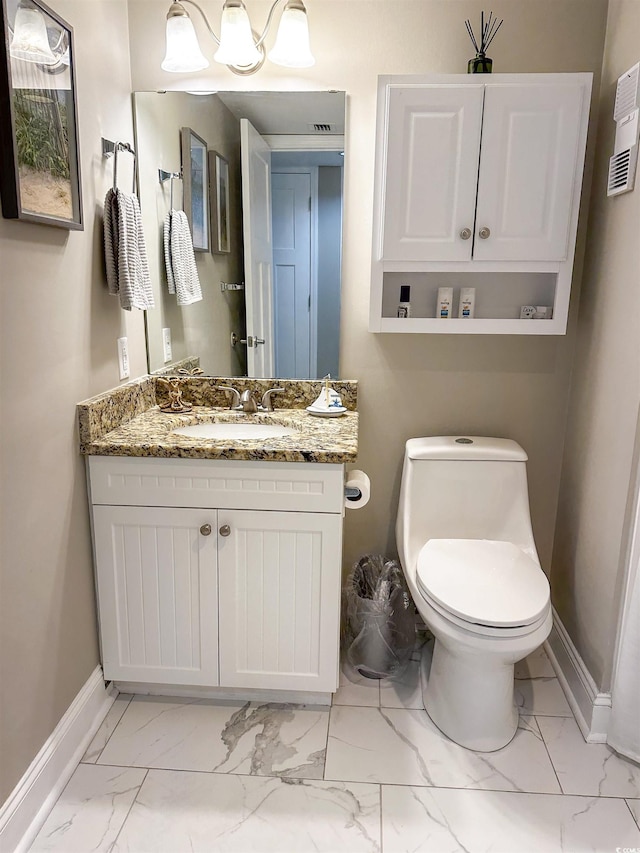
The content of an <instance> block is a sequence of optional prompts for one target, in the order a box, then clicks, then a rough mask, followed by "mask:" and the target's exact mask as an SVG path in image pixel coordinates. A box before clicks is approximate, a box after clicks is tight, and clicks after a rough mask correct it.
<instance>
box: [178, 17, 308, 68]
mask: <svg viewBox="0 0 640 853" xmlns="http://www.w3.org/2000/svg"><path fill="white" fill-rule="evenodd" d="M184 3H188V4H189V5H191V6H195V8H196V9H197V10H198V12H199V13H200V15H201V17H202V19H203V21H204V23H205V26H206V28H207V31H208V32H209V35H210V36H211V38H212V39H213V40H214V41H215V43H216V44H217V45H218V50H217V51H216V54H215V56H214V59H215V60H216V61H217V62H220V63H222V64H224V65H226V66H227V67H228V68H229V69H230V70H231V71H233V72H234V73H235V74H253V73H255V72H256V71H257V70H258V69H259V68H261V67H262V64H263V63H264V60H265V49H264V44H263V43H264V40H265V38H266V37H267V35H268V33H269V30H270V28H271V24H272V22H273V17H274V13H275V11H276V8H277V7H278V6H279V5H280V4H281V3H286V5H285V8H284V10H283V13H282V18H281V20H280V25H279V27H278V33H277V36H276V42H275V44H274V46H273V48H272V49H271V51H270V52H269V54H268V58H269V59H270V60H271V61H272V62H275V63H276V64H278V65H284V66H286V67H289V68H307V67H309V66H311V65H313V64H314V62H315V60H314V58H313V55H312V53H311V50H310V48H309V28H308V24H307V10H306V8H305V6H304V3H303V2H302V0H274V2H273V4H272V5H271V8H270V9H269V14H268V15H267V21H266V23H265V26H264V29H263V31H262V33H261V34H260V35H258V34H257V33H256V32H255V31H254V30H253V29H252V27H251V23H250V20H249V15H248V12H247V10H246V8H245V5H244V2H243V0H225V2H224V6H223V8H222V19H221V32H220V38H218V36H217V35H216V34H215V32H214V31H213V29H212V28H211V25H210V24H209V21H208V19H207V16H206V14H205V12H204V11H203V9H202V8H201V7H200V6H199V5H198V3H196V2H194V0H180V2H174V3H172V4H171V7H170V9H169V13H168V14H167V51H166V55H165V58H164V60H163V62H162V68H163V69H164V70H165V71H172V72H188V71H199V70H202V69H203V68H206V67H207V66H208V64H209V63H208V61H207V60H206V58H205V57H204V55H203V54H202V52H201V50H200V45H199V44H198V40H197V36H196V33H195V29H194V28H193V24H192V22H191V18H190V16H189V14H188V12H187V11H186V9H185V8H184V6H183V4H184Z"/></svg>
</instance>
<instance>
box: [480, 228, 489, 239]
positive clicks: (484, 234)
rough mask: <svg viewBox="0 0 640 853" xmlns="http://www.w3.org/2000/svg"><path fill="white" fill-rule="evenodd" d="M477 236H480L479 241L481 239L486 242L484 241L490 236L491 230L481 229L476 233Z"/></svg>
mask: <svg viewBox="0 0 640 853" xmlns="http://www.w3.org/2000/svg"><path fill="white" fill-rule="evenodd" d="M478 234H479V236H480V239H481V240H486V239H487V237H490V236H491V229H489V228H481V229H480V230H479V231H478Z"/></svg>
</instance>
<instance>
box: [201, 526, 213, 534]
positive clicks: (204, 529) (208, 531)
mask: <svg viewBox="0 0 640 853" xmlns="http://www.w3.org/2000/svg"><path fill="white" fill-rule="evenodd" d="M200 533H202V535H203V536H211V525H210V524H203V525H202V527H201V528H200Z"/></svg>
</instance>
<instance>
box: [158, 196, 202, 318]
mask: <svg viewBox="0 0 640 853" xmlns="http://www.w3.org/2000/svg"><path fill="white" fill-rule="evenodd" d="M164 260H165V266H166V268H167V285H168V288H169V293H175V294H176V298H177V302H178V305H191V304H192V303H193V302H199V301H200V300H201V299H202V288H201V287H200V279H199V277H198V268H197V267H196V258H195V254H194V252H193V241H192V239H191V231H190V230H189V221H188V219H187V216H186V214H185V213H184V211H182V210H170V211H169V213H167V215H166V217H165V220H164Z"/></svg>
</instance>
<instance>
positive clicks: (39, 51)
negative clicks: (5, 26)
mask: <svg viewBox="0 0 640 853" xmlns="http://www.w3.org/2000/svg"><path fill="white" fill-rule="evenodd" d="M45 8H46V7H45ZM48 23H49V24H50V25H53V24H54V23H55V21H53V20H52V19H48ZM9 34H10V41H9V55H10V56H11V57H13V59H22V60H23V61H24V62H35V63H37V64H38V65H41V66H44V67H45V68H52V67H54V66H61V65H69V44H68V40H67V38H66V34H65V33H64V30H62V28H60V27H57V26H56V27H55V28H52V29H51V30H50V29H49V27H48V26H47V20H45V16H44V13H43V12H42V10H41V9H39V8H38V7H37V5H36V4H35V3H33V2H31V0H19V3H18V6H17V8H16V15H15V20H14V22H13V28H11V26H10V27H9ZM51 38H53V44H52V43H51Z"/></svg>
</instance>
